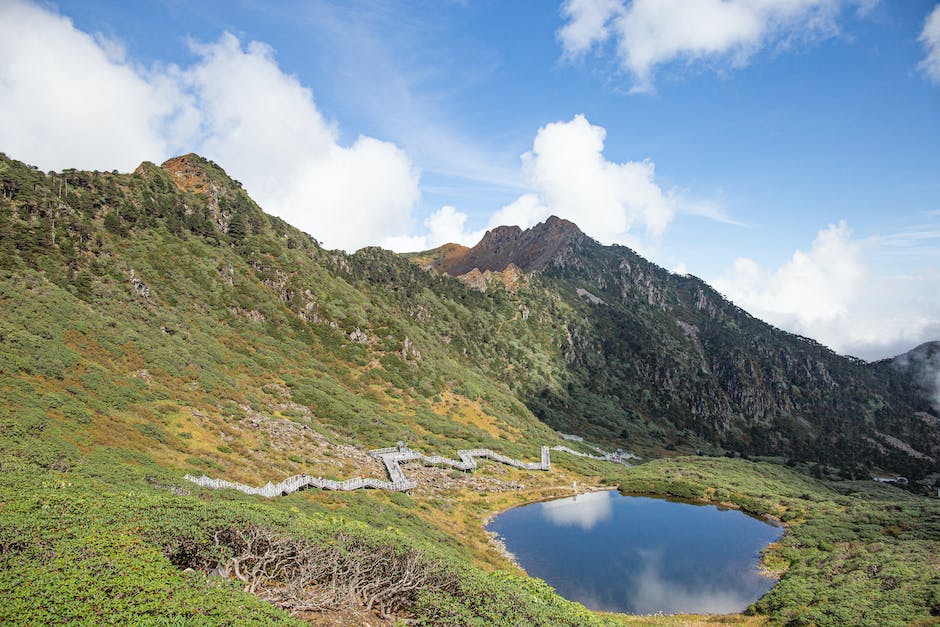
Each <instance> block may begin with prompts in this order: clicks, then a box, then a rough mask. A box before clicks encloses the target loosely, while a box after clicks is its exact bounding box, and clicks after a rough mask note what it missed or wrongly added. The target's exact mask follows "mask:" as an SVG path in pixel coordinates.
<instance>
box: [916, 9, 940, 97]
mask: <svg viewBox="0 0 940 627" xmlns="http://www.w3.org/2000/svg"><path fill="white" fill-rule="evenodd" d="M918 41H920V43H921V45H923V46H924V50H925V51H926V52H927V56H926V57H925V58H924V60H923V61H921V62H920V65H919V66H918V67H919V68H920V70H921V71H922V72H923V73H924V74H925V75H926V76H927V78H929V79H930V80H931V81H933V82H934V83H937V84H940V4H938V5H937V6H935V7H934V8H933V11H931V12H930V15H928V16H927V19H926V20H924V30H922V31H921V33H920V38H919V39H918Z"/></svg>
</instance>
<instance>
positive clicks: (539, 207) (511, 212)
mask: <svg viewBox="0 0 940 627" xmlns="http://www.w3.org/2000/svg"><path fill="white" fill-rule="evenodd" d="M550 215H551V211H550V210H549V208H548V207H546V206H545V205H543V204H542V201H541V199H539V196H538V194H532V193H529V194H523V195H522V196H519V198H517V199H515V200H514V201H512V202H511V203H509V204H508V205H506V206H504V207H501V208H500V209H497V210H496V211H495V212H494V213H493V214H492V215H491V216H490V228H493V227H495V226H504V225H516V226H519V227H522V228H524V229H528V228H530V227H533V226H535V225H536V224H538V223H539V222H544V221H545V219H546V218H548V217H549V216H550Z"/></svg>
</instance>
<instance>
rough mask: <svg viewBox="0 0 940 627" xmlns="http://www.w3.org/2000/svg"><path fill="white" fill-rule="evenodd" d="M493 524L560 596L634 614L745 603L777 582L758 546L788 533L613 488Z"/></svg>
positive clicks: (736, 515) (527, 509) (711, 610)
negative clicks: (763, 568) (766, 571)
mask: <svg viewBox="0 0 940 627" xmlns="http://www.w3.org/2000/svg"><path fill="white" fill-rule="evenodd" d="M489 529H490V530H491V531H495V532H496V533H498V534H499V535H500V536H501V537H502V538H503V540H504V541H505V543H506V546H507V548H508V549H509V550H510V551H511V552H512V553H513V554H514V555H515V556H516V558H517V559H518V560H519V563H520V564H521V565H522V566H523V568H525V569H526V571H527V572H528V573H529V574H530V575H532V576H533V577H539V578H541V579H544V580H546V581H547V582H548V583H549V584H551V585H552V586H554V587H555V589H556V590H557V591H558V593H559V594H561V595H562V596H564V597H566V598H568V599H573V600H576V601H579V602H581V603H583V604H585V605H586V606H587V607H590V608H592V609H597V610H606V611H614V612H628V613H634V614H651V613H654V612H666V613H686V612H688V613H704V614H724V613H731V612H739V611H741V610H743V609H745V608H746V607H747V606H748V605H749V604H751V603H753V602H754V601H756V600H757V599H758V598H760V597H761V596H762V595H763V594H764V593H765V592H766V591H767V590H769V589H770V587H771V586H772V585H773V584H774V581H773V580H772V579H768V578H766V577H762V576H761V575H760V574H759V573H758V570H757V565H758V559H759V551H760V550H761V549H762V548H763V547H764V546H766V545H767V544H768V543H770V542H773V541H775V540H777V539H779V537H780V535H781V534H782V529H780V528H779V527H775V526H772V525H770V524H767V523H765V522H763V521H760V520H756V519H754V518H750V517H748V516H746V515H744V514H742V513H741V512H737V511H725V510H721V509H719V508H717V507H714V506H700V505H689V504H685V503H675V502H669V501H665V500H661V499H653V498H646V497H625V496H621V495H620V494H618V493H617V492H613V491H611V492H595V493H592V494H583V495H580V496H578V497H576V498H575V497H572V498H567V499H559V500H556V501H551V502H546V503H536V504H533V505H527V506H524V507H518V508H515V509H512V510H509V511H507V512H504V513H503V514H501V515H499V516H498V517H496V519H494V520H493V522H492V523H491V524H490V526H489Z"/></svg>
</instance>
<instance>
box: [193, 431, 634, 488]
mask: <svg viewBox="0 0 940 627" xmlns="http://www.w3.org/2000/svg"><path fill="white" fill-rule="evenodd" d="M553 450H554V451H559V452H563V453H569V454H571V455H576V456H578V457H588V458H591V459H597V460H603V461H610V462H615V463H620V464H625V465H628V464H627V460H628V459H636V456H634V455H631V454H630V453H623V452H622V451H617V452H616V453H605V454H604V455H603V456H600V455H591V454H588V453H581V452H578V451H575V450H572V449H570V448H568V447H567V446H554V447H548V446H543V447H542V451H541V459H540V461H538V462H522V461H519V460H518V459H513V458H512V457H507V456H505V455H500V454H499V453H496V452H494V451H492V450H490V449H488V448H475V449H470V450H463V451H457V457H458V458H459V459H449V458H447V457H441V456H440V455H425V454H423V453H420V452H418V451H415V450H413V449H410V448H408V447H407V446H404V445H403V444H399V446H393V447H389V448H380V449H376V450H374V451H369V455H371V456H372V457H374V458H375V459H378V460H380V461H381V462H382V464H383V465H384V466H385V470H386V472H387V473H388V478H389V480H388V481H385V480H382V479H373V478H370V477H355V478H353V479H346V480H345V481H336V480H335V479H324V478H322V477H311V476H310V475H306V474H304V475H294V476H293V477H288V478H287V479H285V480H284V481H281V482H280V483H270V482H269V483H268V484H267V485H263V486H258V487H254V486H249V485H245V484H244V483H235V482H233V481H226V480H224V479H213V478H211V477H207V476H206V475H202V476H201V477H195V476H193V475H186V477H185V478H186V480H187V481H192V482H193V483H195V484H197V485H200V486H202V487H204V488H210V489H213V490H224V489H230V490H238V491H239V492H244V493H245V494H254V495H258V496H263V497H266V498H273V497H275V496H285V495H288V494H291V493H292V492H296V491H297V490H302V489H304V488H320V489H321V490H340V491H344V492H348V491H350V490H361V489H363V488H372V489H374V490H388V491H390V492H410V491H411V490H414V489H415V488H416V487H417V484H416V483H415V482H414V481H412V480H410V479H409V478H408V477H407V476H405V471H404V470H403V469H402V464H407V463H410V462H415V461H420V462H422V463H423V464H424V465H425V466H447V467H449V468H453V469H455V470H463V471H470V470H475V469H476V468H477V467H478V464H477V461H476V460H477V459H490V460H492V461H495V462H499V463H501V464H506V465H507V466H513V467H515V468H521V469H523V470H546V471H547V470H550V469H551V463H552V462H551V451H553Z"/></svg>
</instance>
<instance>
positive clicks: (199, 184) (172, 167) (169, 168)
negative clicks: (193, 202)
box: [160, 153, 210, 194]
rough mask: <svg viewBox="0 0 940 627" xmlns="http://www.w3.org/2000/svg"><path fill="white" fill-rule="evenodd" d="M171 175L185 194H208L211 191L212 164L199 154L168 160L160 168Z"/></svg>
mask: <svg viewBox="0 0 940 627" xmlns="http://www.w3.org/2000/svg"><path fill="white" fill-rule="evenodd" d="M160 167H161V168H163V170H164V171H166V172H167V173H169V175H170V177H171V178H172V179H173V182H174V183H175V184H176V186H177V187H179V188H180V189H181V190H183V191H184V192H191V193H194V194H207V193H208V191H209V173H208V169H209V167H210V164H209V162H208V161H206V160H205V159H203V158H202V157H200V156H199V155H197V154H194V153H189V154H188V155H183V156H181V157H173V158H172V159H167V160H166V161H164V162H163V165H161V166H160Z"/></svg>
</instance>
